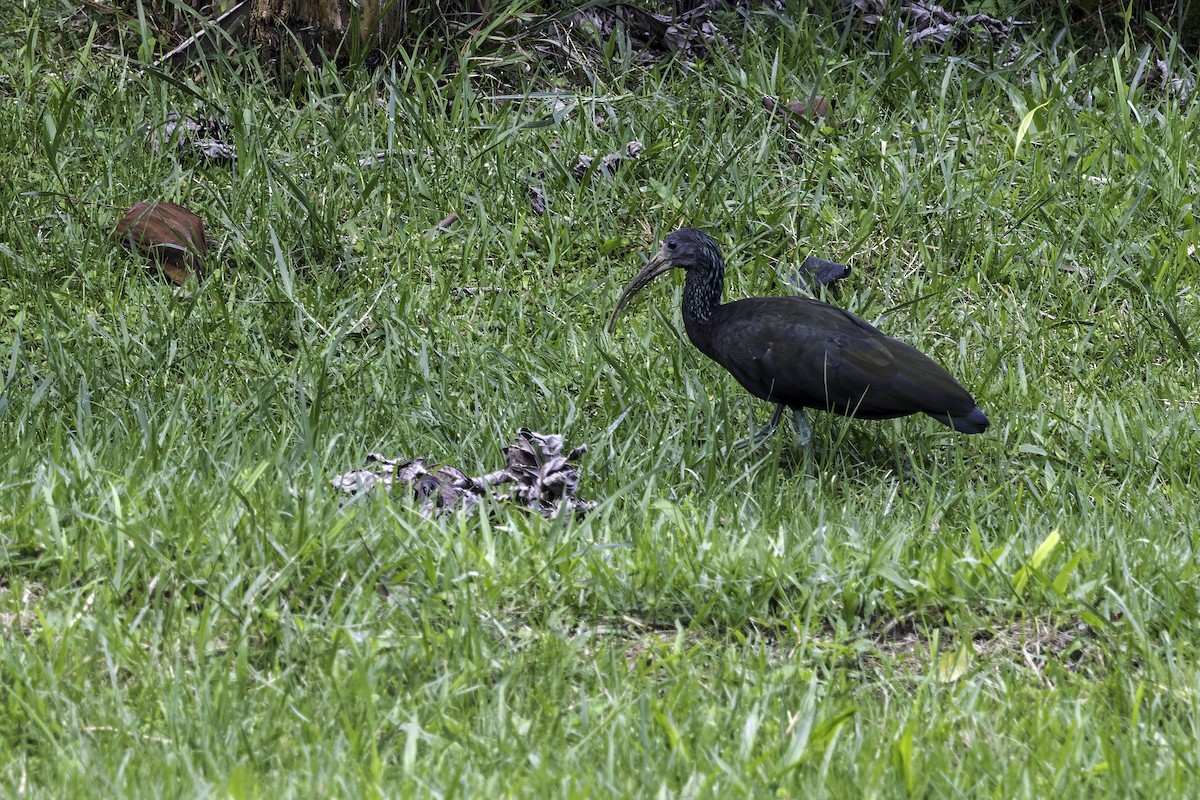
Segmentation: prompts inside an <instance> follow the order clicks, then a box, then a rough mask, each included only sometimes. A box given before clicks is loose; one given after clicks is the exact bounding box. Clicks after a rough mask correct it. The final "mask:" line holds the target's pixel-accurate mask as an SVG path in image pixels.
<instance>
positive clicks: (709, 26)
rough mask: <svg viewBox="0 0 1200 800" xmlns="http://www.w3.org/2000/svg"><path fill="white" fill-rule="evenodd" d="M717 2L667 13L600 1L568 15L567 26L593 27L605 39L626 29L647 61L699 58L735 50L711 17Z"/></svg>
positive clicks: (625, 32)
mask: <svg viewBox="0 0 1200 800" xmlns="http://www.w3.org/2000/svg"><path fill="white" fill-rule="evenodd" d="M717 5H718V3H717V2H714V1H713V0H710V2H705V3H701V4H699V5H697V6H696V7H695V8H692V9H689V10H687V11H684V12H682V13H679V14H674V15H667V14H656V13H654V12H651V11H646V10H645V9H643V8H639V7H637V6H635V5H633V4H632V3H611V4H600V5H594V6H589V7H585V8H584V9H582V10H580V11H578V12H576V13H575V14H572V15H571V16H569V17H567V18H566V20H565V21H564V26H565V28H566V30H567V31H568V32H569V31H570V29H571V28H573V27H587V28H591V29H592V30H593V31H594V32H595V34H596V35H597V37H598V38H599V39H601V40H608V39H610V38H611V37H612V35H613V34H614V33H617V32H623V33H624V34H625V35H626V36H628V37H629V43H630V45H631V46H632V49H633V50H634V51H636V52H638V53H639V54H640V55H641V56H642V60H643V61H659V60H661V59H662V58H664V57H666V56H671V55H676V54H678V55H682V56H684V57H685V58H688V59H697V58H702V57H703V56H705V55H706V54H707V53H708V51H709V50H711V49H713V48H714V47H721V48H724V49H726V50H729V49H732V47H731V45H730V44H729V41H728V40H727V39H726V38H725V37H724V36H723V35H721V33H720V31H718V30H717V26H716V25H715V24H713V22H712V20H711V19H709V11H710V10H711V9H712V8H714V7H716V6H717Z"/></svg>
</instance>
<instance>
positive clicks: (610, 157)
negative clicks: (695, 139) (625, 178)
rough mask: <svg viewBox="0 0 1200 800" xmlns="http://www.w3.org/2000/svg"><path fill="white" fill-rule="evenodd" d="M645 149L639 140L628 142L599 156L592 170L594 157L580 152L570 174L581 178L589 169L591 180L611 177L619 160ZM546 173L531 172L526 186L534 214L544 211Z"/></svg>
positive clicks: (640, 152)
mask: <svg viewBox="0 0 1200 800" xmlns="http://www.w3.org/2000/svg"><path fill="white" fill-rule="evenodd" d="M645 149H646V146H645V145H644V144H642V143H641V142H639V141H636V140H635V141H632V142H629V143H628V144H626V145H625V147H624V148H623V149H621V150H618V151H614V152H612V153H608V154H606V155H603V156H600V163H599V164H598V165H597V166H596V168H595V169H594V170H592V165H593V164H594V163H595V161H596V159H595V157H594V156H589V155H588V154H587V153H580V154H579V155H577V156H575V161H574V163H573V164H572V165H571V174H572V175H574V176H575V180H577V181H578V180H583V178H584V177H585V176H586V175H587V174H588V171H589V170H592V173H591V174H592V180H593V181H598V180H600V179H601V178H607V177H611V176H612V174H613V173H614V172H616V171H617V168H618V167H620V166H621V162H623V161H631V160H633V159H636V158H637V157H638V156H640V155H641V154H642V153H643V152H644V151H645ZM546 173H547V169H539V170H538V171H537V172H535V173H533V175H532V178H533V182H531V183H530V184H529V186H528V195H529V205H530V207H531V208H532V209H533V213H535V214H545V213H546V190H545V188H544V187H543V185H542V184H543V182H544V181H545V180H546Z"/></svg>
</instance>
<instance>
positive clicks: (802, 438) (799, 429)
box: [776, 406, 812, 450]
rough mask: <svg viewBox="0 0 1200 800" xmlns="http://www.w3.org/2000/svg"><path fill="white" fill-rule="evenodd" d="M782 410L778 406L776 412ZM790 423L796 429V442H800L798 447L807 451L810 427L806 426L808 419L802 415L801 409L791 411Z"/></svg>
mask: <svg viewBox="0 0 1200 800" xmlns="http://www.w3.org/2000/svg"><path fill="white" fill-rule="evenodd" d="M782 410H783V406H780V407H779V409H778V411H782ZM778 411H776V413H778ZM792 422H793V423H794V426H795V428H796V441H798V442H800V446H801V447H803V448H804V449H805V450H807V449H808V448H809V447H810V446H811V445H812V426H810V425H809V424H808V417H806V416H805V415H804V409H803V408H793V409H792Z"/></svg>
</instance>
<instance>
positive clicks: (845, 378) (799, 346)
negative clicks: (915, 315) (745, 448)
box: [684, 297, 987, 433]
mask: <svg viewBox="0 0 1200 800" xmlns="http://www.w3.org/2000/svg"><path fill="white" fill-rule="evenodd" d="M684 328H685V330H686V331H687V335H688V338H689V339H690V340H691V341H692V344H694V345H695V346H696V348H697V349H698V350H699V351H700V352H702V353H704V354H705V355H706V356H708V357H709V358H711V359H712V360H713V361H715V362H717V363H718V364H720V365H721V366H722V367H724V368H725V369H726V370H728V371H729V374H731V375H733V377H734V378H736V379H737V382H738V383H740V384H741V385H742V386H743V387H745V389H746V391H748V392H750V394H752V395H754V396H755V397H758V398H760V399H762V400H766V401H768V402H771V403H779V404H782V405H784V406H787V407H788V408H812V409H817V410H819V411H831V412H833V413H835V414H841V415H842V416H846V417H855V418H857V419H892V418H893V417H903V416H907V415H909V414H915V413H918V412H924V413H926V414H929V415H930V416H932V417H934V418H936V419H937V420H939V421H940V422H942V423H944V424H948V425H951V426H953V427H954V428H955V429H956V430H959V431H962V432H963V433H978V432H980V431H982V430H983V428H985V427H987V418H986V417H985V416H984V415H983V412H982V411H980V410H979V409H978V408H976V406H975V400H974V399H973V398H972V397H971V395H970V394H969V393H968V392H967V390H966V389H964V388H963V387H962V386H961V385H959V383H958V381H956V380H954V378H952V377H951V376H950V373H948V372H946V370H944V369H942V367H941V366H939V365H938V364H937V362H935V361H934V360H933V359H931V358H930V357H929V356H927V355H925V354H924V353H922V352H921V351H919V350H917V349H916V348H915V347H912V346H911V345H909V344H906V343H904V342H902V341H900V340H899V339H894V338H892V337H891V336H888V335H887V334H885V333H883V332H882V331H880V330H879V329H878V328H876V327H875V326H874V325H871V324H870V323H869V322H867V321H866V320H864V319H861V318H860V317H857V316H855V315H854V314H851V313H850V312H849V311H843V310H842V309H840V308H837V307H836V306H831V305H829V304H828V303H822V302H821V301H820V300H813V299H811V298H807V297H756V298H752V299H749V300H736V301H734V302H732V303H725V304H723V305H720V306H718V307H717V308H716V309H714V310H713V312H712V316H711V317H709V319H708V320H707V321H700V320H697V319H694V318H692V317H691V315H689V314H687V313H686V312H685V314H684Z"/></svg>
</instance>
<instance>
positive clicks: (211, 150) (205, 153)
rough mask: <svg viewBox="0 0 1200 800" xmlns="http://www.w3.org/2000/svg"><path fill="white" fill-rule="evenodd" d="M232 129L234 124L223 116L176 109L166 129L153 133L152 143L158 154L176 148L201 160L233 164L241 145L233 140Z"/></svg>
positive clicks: (169, 115)
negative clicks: (230, 138)
mask: <svg viewBox="0 0 1200 800" xmlns="http://www.w3.org/2000/svg"><path fill="white" fill-rule="evenodd" d="M231 130H232V127H231V126H230V124H229V123H228V122H227V121H225V120H223V119H221V118H219V117H210V116H206V115H204V114H200V115H198V116H195V117H187V116H181V115H180V114H176V113H175V112H173V111H172V112H171V113H170V114H168V115H167V122H166V124H165V125H163V128H162V132H161V133H153V134H151V137H150V146H151V147H153V148H154V152H155V153H161V152H164V151H166V150H169V149H174V150H175V151H176V152H178V153H180V154H182V155H189V156H193V157H195V158H197V159H198V160H200V161H213V162H216V163H232V162H234V161H237V148H236V147H234V146H233V144H231V143H230V142H229V135H230V132H231Z"/></svg>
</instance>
